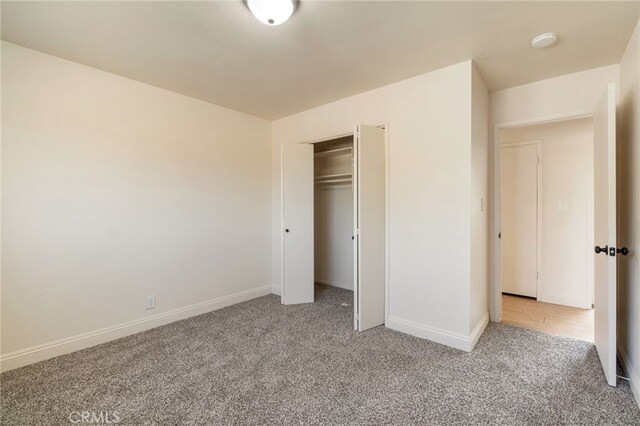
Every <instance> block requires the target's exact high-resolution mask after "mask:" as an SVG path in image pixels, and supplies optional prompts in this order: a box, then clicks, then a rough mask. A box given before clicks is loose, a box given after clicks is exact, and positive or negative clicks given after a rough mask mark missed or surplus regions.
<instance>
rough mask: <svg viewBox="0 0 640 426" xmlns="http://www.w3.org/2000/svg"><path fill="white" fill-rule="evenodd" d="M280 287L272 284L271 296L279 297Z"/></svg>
mask: <svg viewBox="0 0 640 426" xmlns="http://www.w3.org/2000/svg"><path fill="white" fill-rule="evenodd" d="M281 287H282V286H281V285H278V284H274V285H272V286H271V294H275V295H276V296H280V288H281Z"/></svg>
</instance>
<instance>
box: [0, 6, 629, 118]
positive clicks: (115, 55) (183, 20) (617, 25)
mask: <svg viewBox="0 0 640 426" xmlns="http://www.w3.org/2000/svg"><path fill="white" fill-rule="evenodd" d="M638 9H639V3H638V2H637V1H633V2H612V1H607V2H559V1H551V2H540V1H535V2H483V1H472V2H398V1H386V2H381V1H377V2H361V1H340V2H335V1H309V0H301V3H300V6H299V8H298V10H297V11H296V12H295V13H294V15H293V16H292V18H291V19H290V21H288V22H286V23H285V24H283V25H281V26H277V27H269V26H266V25H263V24H261V23H260V22H258V21H257V20H256V19H255V18H254V17H253V16H252V15H251V13H250V12H249V11H248V10H247V8H246V7H245V6H244V4H243V3H242V1H241V0H234V1H224V2H222V1H218V2H210V1H195V2H186V1H165V2H131V1H125V2H108V1H103V2H84V1H71V2H51V1H45V2H32V1H21V2H7V1H3V2H2V39H3V40H6V41H9V42H12V43H16V44H19V45H22V46H25V47H29V48H32V49H36V50H40V51H43V52H46V53H50V54H53V55H56V56H59V57H62V58H66V59H69V60H72V61H76V62H79V63H82V64H86V65H90V66H93V67H96V68H100V69H103V70H106V71H110V72H112V73H115V74H120V75H123V76H126V77H129V78H132V79H135V80H140V81H143V82H146V83H149V84H153V85H156V86H159V87H163V88H166V89H169V90H173V91H176V92H179V93H183V94H185V95H189V96H192V97H195V98H199V99H202V100H205V101H209V102H212V103H215V104H218V105H222V106H225V107H228V108H232V109H235V110H238V111H243V112H246V113H249V114H253V115H256V116H259V117H264V118H267V119H275V118H279V117H283V116H287V115H290V114H293V113H295V112H299V111H302V110H305V109H309V108H312V107H314V106H318V105H322V104H324V103H327V102H331V101H334V100H337V99H341V98H344V97H346V96H350V95H353V94H356V93H360V92H363V91H366V90H370V89H373V88H376V87H380V86H383V85H386V84H389V83H393V82H395V81H398V80H402V79H404V78H408V77H411V76H415V75H418V74H422V73H425V72H428V71H432V70H435V69H438V68H442V67H444V66H448V65H452V64H455V63H458V62H461V61H464V60H467V59H474V60H475V61H476V64H477V67H478V69H479V70H480V72H481V73H482V75H483V76H484V78H485V81H486V83H487V85H488V86H489V88H490V89H491V90H498V89H503V88H507V87H512V86H516V85H520V84H524V83H528V82H531V81H536V80H540V79H544V78H549V77H553V76H557V75H562V74H567V73H571V72H576V71H580V70H584V69H589V68H594V67H598V66H603V65H609V64H613V63H617V62H618V61H619V60H620V57H621V55H622V52H623V51H624V48H625V46H626V43H627V41H628V39H629V37H630V36H631V33H632V32H633V28H634V26H635V24H636V22H637V21H638ZM549 31H555V32H557V33H558V35H559V42H558V43H557V44H556V45H554V46H552V47H550V48H548V49H544V50H534V49H532V48H531V47H530V45H529V43H530V40H531V38H532V37H534V36H536V35H538V34H540V33H543V32H549Z"/></svg>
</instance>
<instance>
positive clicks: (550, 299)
mask: <svg viewBox="0 0 640 426" xmlns="http://www.w3.org/2000/svg"><path fill="white" fill-rule="evenodd" d="M538 301H539V302H544V303H552V304H554V305H564V306H571V307H574V308H580V309H591V306H585V301H584V300H576V299H570V298H568V297H559V296H550V295H546V294H544V293H542V294H540V295H539V296H538Z"/></svg>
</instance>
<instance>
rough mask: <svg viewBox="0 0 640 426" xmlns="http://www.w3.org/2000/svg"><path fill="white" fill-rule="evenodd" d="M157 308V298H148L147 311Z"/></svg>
mask: <svg viewBox="0 0 640 426" xmlns="http://www.w3.org/2000/svg"><path fill="white" fill-rule="evenodd" d="M155 307H156V297H155V296H147V306H146V308H147V309H155Z"/></svg>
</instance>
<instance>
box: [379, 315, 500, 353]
mask: <svg viewBox="0 0 640 426" xmlns="http://www.w3.org/2000/svg"><path fill="white" fill-rule="evenodd" d="M488 323H489V314H488V313H485V314H484V315H483V316H482V318H481V319H480V322H479V323H478V324H477V325H476V327H475V328H474V329H473V332H472V333H471V334H470V335H468V336H466V335H464V334H460V333H452V332H451V331H447V330H443V329H441V328H437V327H429V326H426V325H424V324H418V323H417V322H413V321H409V320H405V319H402V318H397V317H394V316H389V319H388V320H387V323H386V324H385V325H386V326H387V327H388V328H390V329H392V330H396V331H400V332H402V333H407V334H411V335H412V336H416V337H420V338H422V339H427V340H431V341H433V342H436V343H440V344H442V345H446V346H450V347H452V348H454V349H459V350H461V351H465V352H471V351H472V350H473V347H474V346H475V345H476V343H477V342H478V339H479V338H480V336H481V335H482V332H483V331H484V329H485V327H486V326H487V324H488Z"/></svg>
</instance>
